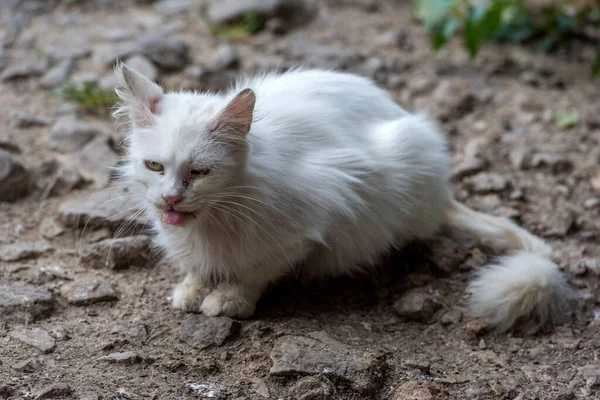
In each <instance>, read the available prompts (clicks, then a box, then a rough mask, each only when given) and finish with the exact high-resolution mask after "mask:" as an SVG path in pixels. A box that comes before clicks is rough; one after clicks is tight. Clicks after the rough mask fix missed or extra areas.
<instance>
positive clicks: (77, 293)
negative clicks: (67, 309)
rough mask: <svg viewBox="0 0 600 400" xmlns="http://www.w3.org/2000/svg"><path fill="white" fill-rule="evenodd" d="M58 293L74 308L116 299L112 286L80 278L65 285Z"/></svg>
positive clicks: (91, 279)
mask: <svg viewBox="0 0 600 400" xmlns="http://www.w3.org/2000/svg"><path fill="white" fill-rule="evenodd" d="M60 293H61V294H62V295H63V297H65V298H66V299H67V301H68V302H69V303H71V304H73V305H76V306H84V305H88V304H92V303H98V302H101V301H110V300H116V299H117V293H116V292H115V289H114V288H113V286H112V285H111V284H110V283H108V282H106V281H103V280H101V279H97V278H82V279H79V280H76V281H75V282H71V283H67V284H66V285H64V286H63V287H62V288H61V289H60Z"/></svg>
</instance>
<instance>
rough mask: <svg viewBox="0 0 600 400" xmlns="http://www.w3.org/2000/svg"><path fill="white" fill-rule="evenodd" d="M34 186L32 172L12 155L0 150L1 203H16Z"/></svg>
mask: <svg viewBox="0 0 600 400" xmlns="http://www.w3.org/2000/svg"><path fill="white" fill-rule="evenodd" d="M32 186H33V182H32V178H31V174H30V172H29V171H28V170H27V169H26V168H25V167H24V166H23V164H21V162H20V161H19V160H17V159H16V158H15V157H14V156H13V155H12V154H10V153H9V152H8V151H6V150H4V149H0V202H9V203H12V202H15V201H17V200H19V199H22V198H23V197H25V196H27V195H28V194H29V192H30V191H31V189H32Z"/></svg>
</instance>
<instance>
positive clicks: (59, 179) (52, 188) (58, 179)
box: [42, 165, 89, 199]
mask: <svg viewBox="0 0 600 400" xmlns="http://www.w3.org/2000/svg"><path fill="white" fill-rule="evenodd" d="M87 183H89V181H88V180H86V179H85V178H84V177H83V176H81V174H80V173H79V171H77V170H76V169H75V168H73V167H70V166H66V165H56V169H55V171H54V172H53V173H52V176H51V177H50V178H49V180H48V182H47V183H46V187H45V188H44V193H43V194H42V198H43V199H45V198H48V197H56V196H63V195H65V194H68V193H70V192H71V191H73V190H75V189H80V188H82V187H84V186H85V185H86V184H87Z"/></svg>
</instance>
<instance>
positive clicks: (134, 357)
mask: <svg viewBox="0 0 600 400" xmlns="http://www.w3.org/2000/svg"><path fill="white" fill-rule="evenodd" d="M96 361H104V362H109V363H115V364H125V365H133V364H137V363H139V362H140V361H142V359H141V357H140V356H139V355H138V354H137V353H136V352H133V351H125V352H122V353H111V354H109V355H107V356H102V357H98V358H96Z"/></svg>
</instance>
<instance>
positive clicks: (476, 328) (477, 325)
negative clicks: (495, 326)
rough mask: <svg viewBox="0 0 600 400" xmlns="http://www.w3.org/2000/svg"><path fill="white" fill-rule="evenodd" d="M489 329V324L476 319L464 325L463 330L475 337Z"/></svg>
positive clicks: (481, 319) (483, 320)
mask: <svg viewBox="0 0 600 400" xmlns="http://www.w3.org/2000/svg"><path fill="white" fill-rule="evenodd" d="M489 327H490V324H489V322H488V321H487V320H485V319H483V318H476V319H473V320H471V321H469V322H467V323H466V324H465V329H466V330H467V331H469V332H471V333H473V334H475V335H481V334H482V333H484V332H486V331H487V330H488V329H489Z"/></svg>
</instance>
